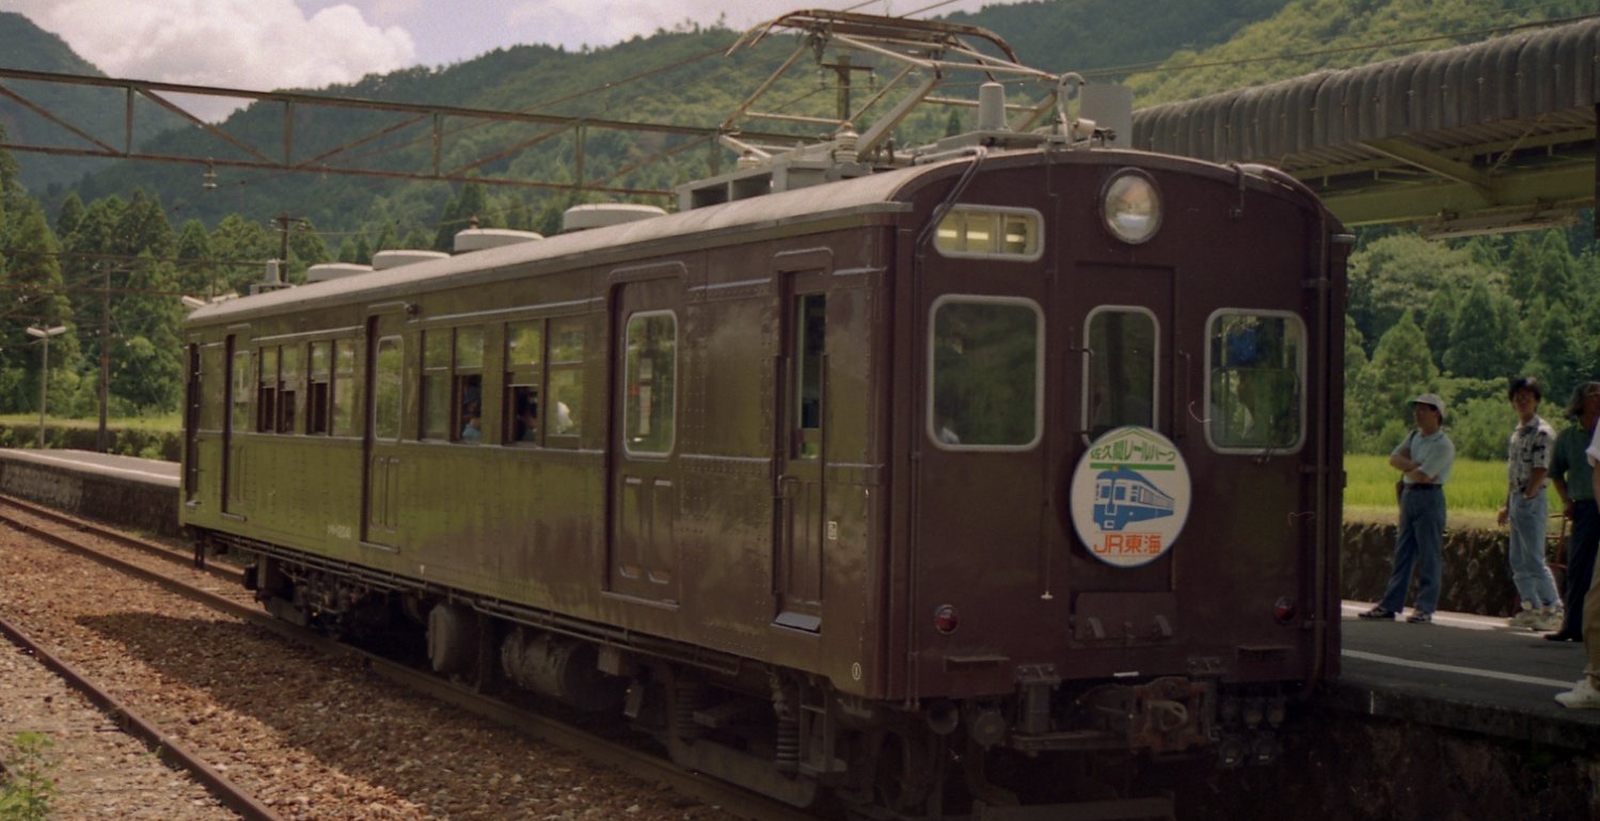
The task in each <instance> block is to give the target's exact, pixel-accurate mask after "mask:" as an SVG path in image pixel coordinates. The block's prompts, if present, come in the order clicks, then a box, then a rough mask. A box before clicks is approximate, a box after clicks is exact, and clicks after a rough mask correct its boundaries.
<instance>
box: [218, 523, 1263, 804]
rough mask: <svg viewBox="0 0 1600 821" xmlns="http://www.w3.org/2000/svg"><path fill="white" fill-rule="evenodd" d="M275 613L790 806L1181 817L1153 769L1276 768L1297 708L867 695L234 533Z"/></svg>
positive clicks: (1155, 690) (1215, 700)
mask: <svg viewBox="0 0 1600 821" xmlns="http://www.w3.org/2000/svg"><path fill="white" fill-rule="evenodd" d="M208 540H209V547H210V549H211V550H213V551H215V552H227V551H228V550H229V549H230V548H232V549H236V550H240V551H241V552H245V553H246V554H247V555H249V556H252V557H253V559H254V561H253V563H251V564H249V565H248V566H247V568H246V571H245V584H246V586H247V587H248V588H250V589H253V590H254V591H255V593H256V598H257V599H258V600H259V601H261V602H262V603H263V605H264V606H265V607H266V609H267V610H268V612H270V613H272V614H273V615H274V616H276V617H278V618H281V619H284V620H286V621H290V622H293V623H295V624H299V625H302V626H306V627H310V628H313V629H316V630H318V631H319V632H322V633H325V634H328V635H332V636H336V637H341V638H345V639H349V640H352V641H355V642H370V641H372V640H375V639H382V638H385V637H388V638H393V637H396V636H399V637H409V640H410V645H411V646H412V647H413V648H414V649H415V651H416V652H417V654H418V655H424V654H425V656H426V660H427V663H428V664H429V665H430V666H431V667H432V668H433V670H434V671H435V672H436V673H438V674H441V675H445V676H449V677H452V678H455V679H457V680H459V681H462V682H466V683H468V684H470V685H472V686H474V687H476V688H478V689H480V690H485V691H489V692H508V693H509V692H526V693H533V694H536V695H537V696H540V697H543V698H545V699H550V700H553V701H555V702H558V703H560V704H562V705H565V706H566V707H568V708H573V709H576V710H579V711H582V712H585V713H591V714H605V715H612V716H621V717H623V718H624V719H626V720H627V721H628V722H629V723H630V724H631V725H632V727H633V728H634V729H635V730H638V731H642V732H644V733H647V734H648V735H649V736H651V737H652V738H653V739H654V740H655V741H656V742H658V743H659V744H660V745H661V747H662V748H663V749H664V751H665V752H666V754H667V755H668V756H669V757H670V758H671V759H672V761H673V762H674V763H676V764H677V765H679V766H682V767H684V768H686V769H692V770H696V771H699V772H703V773H706V774H708V775H712V776H715V777H717V778H720V779H722V780H725V781H729V782H732V783H735V784H738V785H740V786H742V787H745V788H746V789H750V790H752V791H754V792H758V793H761V794H763V795H767V796H769V797H772V798H775V799H777V800H780V801H783V802H785V803H788V804H791V805H794V806H798V807H808V806H813V805H817V804H819V802H830V803H832V804H836V805H839V806H841V807H843V808H844V809H846V810H848V811H849V812H851V813H852V814H854V815H855V816H857V817H864V818H876V819H972V820H973V821H977V820H978V819H990V821H1029V820H1030V819H1034V818H1046V817H1048V818H1052V819H1055V818H1075V817H1081V818H1097V819H1102V818H1103V819H1116V818H1129V819H1133V818H1170V817H1172V800H1171V798H1170V797H1169V796H1167V795H1163V794H1160V793H1156V794H1148V793H1147V791H1145V790H1142V789H1141V788H1140V787H1138V786H1137V784H1138V783H1139V782H1140V779H1138V778H1137V777H1136V774H1137V773H1138V772H1139V771H1140V768H1142V767H1146V766H1149V765H1150V764H1152V763H1163V764H1177V765H1179V766H1188V767H1212V766H1222V767H1234V766H1241V765H1250V764H1267V763H1271V762H1272V761H1274V760H1275V759H1276V758H1277V757H1278V755H1279V753H1280V750H1281V746H1280V742H1279V739H1278V729H1279V727H1280V725H1281V724H1282V723H1283V722H1284V718H1285V711H1286V706H1287V702H1288V699H1287V698H1286V697H1285V696H1284V695H1283V694H1282V693H1281V692H1279V691H1278V690H1277V689H1275V688H1274V689H1270V690H1261V691H1259V692H1258V691H1235V690H1232V689H1226V688H1223V687H1222V686H1220V685H1219V684H1218V683H1217V682H1215V681H1210V680H1204V679H1193V678H1184V677H1167V678H1159V679H1155V680H1152V681H1148V682H1144V683H1140V684H1105V683H1094V684H1087V685H1077V686H1074V684H1073V683H1070V682H1062V681H1059V680H1056V679H1053V678H1051V677H1048V676H1035V677H1032V678H1031V679H1030V680H1029V681H1027V682H1025V683H1023V684H1022V685H1020V686H1019V689H1018V692H1017V693H1016V694H1015V695H1014V696H1012V697H1007V698H995V699H974V700H966V701H952V700H946V699H931V700H923V701H921V702H918V703H910V704H904V703H899V702H895V703H888V702H882V701H870V700H865V699H859V698H856V697H853V696H849V695H846V694H842V693H839V692H837V691H835V690H834V689H833V688H832V687H831V686H830V684H829V682H828V681H826V680H825V679H821V678H819V677H817V676H814V675H810V674H807V673H805V672H803V671H798V670H792V669H785V668H776V667H772V666H769V665H763V664H760V663H757V662H752V661H750V660H748V659H738V658H734V657H728V656H722V655H720V654H717V653H713V652H707V651H705V650H703V649H701V648H694V647H686V646H681V645H676V644H674V643H667V642H659V643H651V642H649V641H648V640H646V639H642V638H641V637H638V636H636V635H632V634H628V635H624V634H622V633H621V632H613V631H611V630H610V629H609V628H606V627H605V626H603V625H594V624H588V623H583V622H577V621H569V620H564V619H560V618H557V617H554V616H552V615H550V614H548V613H541V612H536V611H531V610H526V609H522V608H517V607H512V606H509V605H505V604H503V603H499V602H494V601H489V600H482V599H473V598H470V597H466V596H461V595H454V594H453V593H452V591H444V590H437V589H430V588H427V587H423V586H419V585H416V584H413V583H408V582H407V581H405V580H402V579H399V578H390V577H384V576H381V575H376V574H374V573H373V572H372V571H370V570H366V569H361V568H341V567H339V566H337V565H335V564H333V563H328V562H326V561H325V560H321V559H318V558H316V557H311V556H306V555H304V554H299V553H297V552H295V551H289V550H286V549H283V548H279V547H276V546H269V545H265V544H263V543H260V542H253V541H252V542H248V543H244V542H243V540H240V539H238V538H237V537H230V536H226V535H223V534H211V535H210V536H208Z"/></svg>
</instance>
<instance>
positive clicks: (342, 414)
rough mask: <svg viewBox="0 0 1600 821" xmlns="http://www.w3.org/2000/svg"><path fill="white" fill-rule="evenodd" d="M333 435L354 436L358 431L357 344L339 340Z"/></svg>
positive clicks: (335, 361) (335, 350)
mask: <svg viewBox="0 0 1600 821" xmlns="http://www.w3.org/2000/svg"><path fill="white" fill-rule="evenodd" d="M331 391H332V393H333V431H332V432H333V434H334V435H335V436H352V435H355V434H358V433H360V431H359V430H356V343H355V340H353V339H339V340H335V341H334V343H333V384H332V386H331Z"/></svg>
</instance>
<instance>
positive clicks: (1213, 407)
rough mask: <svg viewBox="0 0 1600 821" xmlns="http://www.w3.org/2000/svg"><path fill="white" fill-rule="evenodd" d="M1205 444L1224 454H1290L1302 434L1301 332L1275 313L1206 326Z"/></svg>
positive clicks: (1288, 317)
mask: <svg viewBox="0 0 1600 821" xmlns="http://www.w3.org/2000/svg"><path fill="white" fill-rule="evenodd" d="M1206 338H1207V345H1206V407H1207V408H1208V409H1209V411H1208V413H1207V415H1206V418H1207V422H1206V440H1207V441H1209V442H1210V443H1211V447H1212V448H1214V449H1216V450H1218V451H1223V452H1229V451H1236V452H1244V453H1258V452H1260V451H1262V450H1294V449H1297V448H1299V447H1300V444H1301V442H1302V441H1303V440H1304V431H1305V381H1306V373H1305V372H1306V345H1305V340H1306V329H1305V323H1303V322H1302V321H1301V320H1300V317H1298V316H1296V315H1294V314H1292V313H1288V312H1280V311H1251V310H1245V309H1226V308H1225V309H1223V310H1220V311H1217V312H1216V313H1213V314H1212V315H1211V318H1210V319H1209V320H1207V322H1206Z"/></svg>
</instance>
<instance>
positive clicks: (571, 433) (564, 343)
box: [544, 319, 588, 447]
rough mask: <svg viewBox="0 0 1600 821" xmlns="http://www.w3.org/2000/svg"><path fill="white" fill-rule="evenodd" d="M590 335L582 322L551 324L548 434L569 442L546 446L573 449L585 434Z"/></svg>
mask: <svg viewBox="0 0 1600 821" xmlns="http://www.w3.org/2000/svg"><path fill="white" fill-rule="evenodd" d="M587 336H588V334H587V331H586V330H585V328H584V322H583V320H582V319H553V320H551V321H550V388H549V401H548V402H546V403H545V410H544V432H545V436H546V437H565V440H564V441H563V440H561V439H557V440H555V441H551V440H549V439H548V438H547V439H546V444H550V445H557V444H566V445H567V446H569V447H570V446H572V445H573V444H575V443H576V441H577V440H576V438H575V437H576V436H577V435H578V434H579V433H581V432H582V428H583V349H584V343H585V341H586V338H587Z"/></svg>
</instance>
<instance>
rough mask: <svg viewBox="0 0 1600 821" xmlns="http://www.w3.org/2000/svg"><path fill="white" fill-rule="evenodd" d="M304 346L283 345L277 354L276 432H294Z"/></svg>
mask: <svg viewBox="0 0 1600 821" xmlns="http://www.w3.org/2000/svg"><path fill="white" fill-rule="evenodd" d="M304 353H305V348H304V347H303V346H301V345H285V346H283V350H282V351H280V352H279V354H278V374H279V378H278V432H279V433H294V432H295V421H296V419H297V418H298V411H299V405H298V404H296V402H297V400H298V399H299V397H300V373H301V371H300V362H301V358H302V355H303V354H304Z"/></svg>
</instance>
